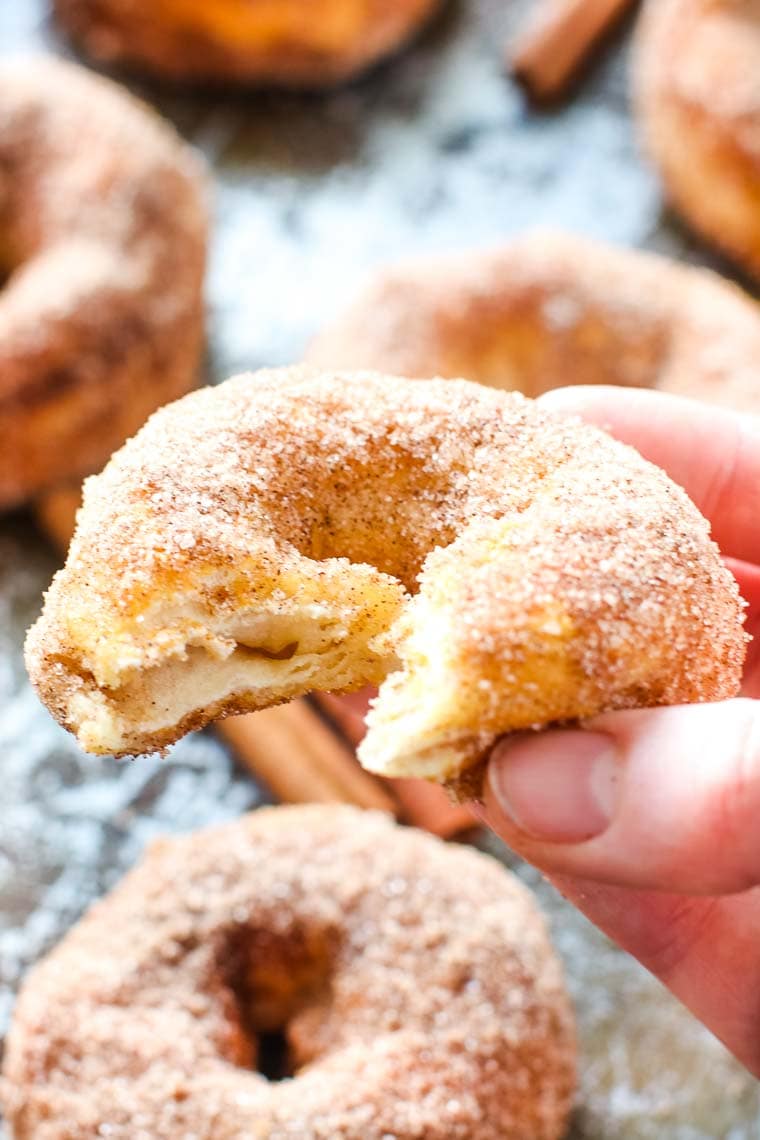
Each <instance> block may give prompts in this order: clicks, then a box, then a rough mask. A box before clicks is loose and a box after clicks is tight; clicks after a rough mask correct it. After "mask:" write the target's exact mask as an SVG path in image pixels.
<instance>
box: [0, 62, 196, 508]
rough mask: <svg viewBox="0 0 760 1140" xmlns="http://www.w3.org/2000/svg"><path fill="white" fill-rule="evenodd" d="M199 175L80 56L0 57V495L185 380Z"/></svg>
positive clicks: (83, 450) (108, 440)
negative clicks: (76, 62)
mask: <svg viewBox="0 0 760 1140" xmlns="http://www.w3.org/2000/svg"><path fill="white" fill-rule="evenodd" d="M207 189H208V188H207V185H206V181H205V175H204V172H203V168H202V164H201V163H200V162H199V161H198V156H197V155H196V154H194V153H193V151H192V150H191V149H190V148H189V147H188V146H186V145H185V144H184V143H183V142H182V141H181V140H180V139H179V137H178V136H177V134H176V132H174V131H172V130H171V128H170V127H169V126H168V125H167V124H165V123H163V122H161V120H160V119H159V118H158V116H156V115H155V114H154V113H153V112H152V111H151V110H149V109H148V107H146V106H143V105H141V104H140V103H138V102H137V100H135V99H134V98H133V97H132V96H131V95H130V94H129V93H128V92H125V91H123V90H121V89H120V88H119V87H118V86H117V85H116V84H113V83H110V82H108V81H106V80H105V79H102V78H99V77H98V76H95V75H93V74H92V73H91V72H89V71H87V70H86V69H85V68H82V67H75V66H73V65H71V64H68V63H64V62H62V61H60V60H55V59H51V58H45V57H44V56H42V55H38V56H36V57H30V58H24V59H17V60H8V59H2V60H0V210H1V212H2V213H1V218H0V226H1V232H0V272H2V273H3V274H7V275H8V280H7V282H6V283H5V288H4V289H3V290H2V292H1V293H0V507H1V508H3V509H7V508H8V507H9V506H14V505H17V504H19V503H23V502H27V501H28V500H29V499H30V498H31V497H33V496H34V495H36V494H39V492H40V491H41V490H45V489H48V488H49V487H51V486H52V485H54V484H55V483H57V482H60V481H62V480H66V479H75V478H81V477H82V476H83V475H86V474H89V473H90V472H91V471H93V470H97V469H98V468H99V467H100V466H101V465H102V464H103V462H104V461H105V459H106V458H107V457H108V455H109V454H110V452H111V451H112V450H113V449H114V447H116V446H118V445H119V444H121V443H122V442H123V441H124V440H125V439H126V438H127V437H128V436H129V435H131V434H132V433H133V432H134V431H135V430H136V429H137V428H138V427H139V426H140V424H141V423H142V422H143V421H144V420H145V417H146V416H147V415H148V414H149V413H150V412H151V411H153V410H154V409H155V408H157V407H159V406H160V405H161V404H163V403H166V401H167V400H171V399H176V397H177V396H179V395H181V394H182V393H183V392H187V391H188V390H189V389H190V388H191V387H193V386H194V385H195V384H196V383H197V382H198V369H199V365H200V358H201V354H202V346H203V275H204V269H205V262H206V242H207V229H208V218H207Z"/></svg>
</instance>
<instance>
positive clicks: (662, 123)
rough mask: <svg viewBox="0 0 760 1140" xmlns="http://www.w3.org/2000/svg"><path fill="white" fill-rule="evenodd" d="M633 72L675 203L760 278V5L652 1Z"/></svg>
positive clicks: (753, 1) (748, 0) (739, 0)
mask: <svg viewBox="0 0 760 1140" xmlns="http://www.w3.org/2000/svg"><path fill="white" fill-rule="evenodd" d="M634 79H635V87H636V96H637V100H636V101H637V104H638V110H639V113H640V117H641V121H642V126H643V133H644V138H645V142H646V145H647V148H648V150H649V153H650V154H651V156H652V158H653V159H654V161H655V163H656V164H657V166H658V167H659V170H660V173H661V175H662V178H663V181H664V184H665V190H666V192H667V194H668V196H669V197H670V199H671V200H672V202H673V204H674V205H675V206H676V208H677V209H678V210H679V211H680V212H681V213H683V215H684V217H685V218H686V219H687V220H688V221H689V223H690V224H691V225H692V226H693V227H694V228H695V229H696V230H697V231H698V232H699V233H700V234H702V236H703V237H704V238H706V239H707V240H708V241H710V242H712V243H713V245H716V246H717V247H718V248H719V249H721V250H723V251H724V252H725V253H726V254H728V256H729V257H731V258H732V259H733V260H734V261H735V262H736V263H737V265H740V266H741V267H742V268H743V269H745V270H746V271H747V272H748V273H751V274H752V275H753V276H754V277H755V278H760V126H759V125H758V124H760V4H758V3H757V0H648V3H647V4H646V6H645V8H644V12H643V14H642V17H641V24H640V30H639V37H638V51H637V54H636V67H635V70H634Z"/></svg>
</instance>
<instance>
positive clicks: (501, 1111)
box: [3, 807, 575, 1140]
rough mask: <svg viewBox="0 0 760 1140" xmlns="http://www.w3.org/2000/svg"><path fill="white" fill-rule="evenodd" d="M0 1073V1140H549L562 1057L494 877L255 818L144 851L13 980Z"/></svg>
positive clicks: (562, 1034) (378, 824)
mask: <svg viewBox="0 0 760 1140" xmlns="http://www.w3.org/2000/svg"><path fill="white" fill-rule="evenodd" d="M277 1031H279V1032H280V1033H281V1035H282V1037H283V1038H284V1040H285V1043H286V1046H287V1062H288V1069H289V1071H290V1072H292V1074H293V1075H292V1079H290V1080H285V1081H280V1082H271V1083H270V1082H269V1081H267V1079H266V1078H265V1077H264V1076H263V1075H262V1074H261V1073H260V1072H256V1064H257V1059H258V1054H259V1048H260V1045H261V1042H262V1038H264V1039H265V1038H266V1036H267V1035H271V1034H273V1033H274V1032H277ZM4 1072H5V1077H6V1081H5V1090H4V1091H5V1096H4V1098H3V1099H4V1101H5V1109H6V1112H7V1116H8V1119H9V1121H10V1123H11V1125H12V1126H13V1129H14V1132H13V1135H14V1137H15V1138H16V1140H41V1138H42V1137H43V1136H44V1137H45V1140H73V1138H74V1137H76V1138H77V1140H85V1138H92V1140H95V1138H96V1137H102V1136H108V1137H110V1138H111V1140H137V1137H143V1136H144V1137H146V1140H147V1138H148V1137H150V1138H151V1140H181V1138H186V1137H191V1136H194V1137H198V1138H199V1140H200V1138H203V1140H239V1138H240V1140H242V1138H243V1137H245V1138H249V1137H250V1138H251V1140H253V1138H254V1137H261V1140H264V1138H265V1137H266V1138H267V1140H360V1138H361V1140H389V1138H390V1137H394V1138H395V1140H420V1138H421V1137H424V1138H425V1140H559V1137H560V1136H562V1135H564V1131H565V1126H566V1123H567V1117H568V1113H569V1109H570V1106H571V1103H572V1096H573V1090H574V1085H575V1039H574V1033H573V1024H572V1014H571V1011H570V1006H569V1002H568V999H567V995H566V993H565V989H564V984H563V979H562V971H561V967H560V965H559V962H558V961H557V958H556V957H555V955H554V953H553V952H552V949H551V946H550V944H549V939H548V937H547V934H546V927H545V924H544V922H543V919H542V917H541V915H540V914H539V913H538V911H537V908H536V906H535V904H534V902H533V900H532V898H531V896H530V894H529V893H528V891H527V890H525V888H524V887H523V886H522V885H521V884H520V883H519V882H518V881H517V880H516V879H515V878H514V877H513V876H512V875H510V874H509V873H508V872H506V871H505V870H504V869H503V868H502V867H500V866H499V865H498V864H497V863H495V862H494V861H493V860H491V859H488V858H486V857H485V856H483V855H480V854H478V853H476V852H474V851H469V850H467V849H466V848H463V847H459V848H458V847H455V846H453V845H444V844H443V843H441V842H440V841H438V840H435V839H432V838H431V837H429V836H426V835H423V834H422V833H421V832H418V831H414V830H412V829H410V828H400V827H396V826H394V824H393V823H392V822H391V821H390V820H389V819H388V818H387V817H385V816H381V815H378V814H376V813H374V812H372V813H369V812H360V811H357V810H355V809H351V808H340V807H331V808H328V807H307V808H303V807H302V808H274V809H269V810H267V809H263V810H260V811H257V812H255V813H253V814H252V815H249V816H247V817H244V818H243V819H240V820H237V821H236V822H234V823H229V824H226V825H223V826H221V827H216V828H213V829H208V830H206V831H201V832H198V833H197V834H195V835H189V836H185V837H183V838H178V839H167V840H163V841H162V842H160V843H158V844H156V845H154V847H153V848H152V849H151V850H150V851H149V853H148V855H147V857H146V858H145V859H144V861H143V862H142V864H141V865H140V866H138V867H137V868H136V869H135V870H134V871H132V872H131V874H129V875H128V876H127V877H126V879H125V880H124V881H123V882H122V883H121V885H120V886H118V887H117V888H116V890H115V891H113V892H112V894H111V895H109V896H108V898H106V899H104V900H103V901H102V902H100V903H98V904H97V905H96V906H94V907H93V908H92V910H91V911H90V913H89V914H88V915H87V916H86V917H85V918H84V919H83V920H82V921H81V922H80V923H79V925H78V926H77V927H75V929H74V930H72V931H71V932H70V934H69V935H68V936H67V937H66V938H65V939H64V941H63V942H62V943H61V945H60V946H59V947H58V948H57V949H56V950H54V951H53V953H52V954H51V955H50V956H49V957H48V958H47V959H46V960H45V961H44V962H43V963H42V964H41V965H39V966H38V967H37V968H36V969H35V970H34V971H33V972H32V974H31V975H30V976H29V977H28V979H27V980H26V983H25V985H24V988H23V991H22V993H21V996H20V998H19V1002H18V1006H17V1008H16V1013H15V1017H14V1021H13V1026H12V1028H11V1032H10V1035H9V1039H8V1042H7V1050H6V1057H5V1063H4Z"/></svg>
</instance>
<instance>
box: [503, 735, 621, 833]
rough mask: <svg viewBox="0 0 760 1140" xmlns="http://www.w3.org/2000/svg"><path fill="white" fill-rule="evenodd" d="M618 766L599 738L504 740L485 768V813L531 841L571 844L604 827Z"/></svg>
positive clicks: (611, 748) (610, 744)
mask: <svg viewBox="0 0 760 1140" xmlns="http://www.w3.org/2000/svg"><path fill="white" fill-rule="evenodd" d="M619 779H620V765H619V759H618V756H617V750H616V747H615V742H614V740H613V738H612V737H611V736H609V735H607V734H605V733H595V732H583V731H580V730H571V731H564V730H558V731H553V732H545V733H542V734H532V733H531V734H525V735H521V736H519V737H509V738H506V739H505V740H503V741H501V742H500V744H498V745H497V747H496V748H495V749H494V752H493V755H492V757H491V762H490V764H489V768H488V779H487V794H486V803H487V807H490V808H491V809H492V813H493V817H494V818H495V819H498V818H499V817H501V818H502V819H503V820H504V821H505V822H506V823H507V825H508V826H510V827H512V826H514V827H516V828H518V830H520V831H522V832H523V833H525V834H526V835H528V836H530V837H532V838H533V839H538V840H541V841H542V842H545V843H556V844H577V843H583V842H586V841H587V840H589V839H591V838H593V837H594V836H597V835H600V834H601V833H602V832H604V831H606V829H607V828H608V827H609V825H610V823H611V821H612V819H613V816H614V814H615V809H616V801H617V795H618V785H619Z"/></svg>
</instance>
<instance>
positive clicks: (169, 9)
mask: <svg viewBox="0 0 760 1140" xmlns="http://www.w3.org/2000/svg"><path fill="white" fill-rule="evenodd" d="M438 3H439V0H212V2H208V0H54V8H55V12H56V15H57V17H58V20H59V21H60V23H61V25H62V26H63V27H64V28H66V29H67V31H68V32H69V34H70V35H71V36H72V37H73V38H74V39H75V40H76V41H77V42H79V43H80V44H81V45H82V46H83V48H84V50H85V51H86V52H87V53H88V54H89V55H91V56H93V57H94V58H95V59H99V60H101V61H103V62H108V63H123V64H128V65H130V66H136V67H138V68H140V69H142V70H144V71H148V72H152V73H153V74H155V75H158V76H162V77H165V78H169V79H175V80H211V81H215V82H221V83H230V82H238V83H252V84H270V83H271V84H274V85H276V86H280V87H323V86H329V85H331V84H334V83H338V82H341V81H342V80H346V79H350V78H351V77H352V76H354V75H356V74H358V73H359V72H361V71H364V70H365V69H366V68H368V67H371V66H372V64H373V63H376V62H377V61H378V60H380V59H382V58H383V57H384V56H386V55H389V54H390V53H391V52H393V51H395V50H396V49H397V48H398V47H400V46H401V45H402V44H403V43H404V41H405V40H407V39H408V38H409V37H410V36H411V35H412V34H413V33H414V32H415V31H416V30H417V29H418V28H419V27H420V26H421V25H422V24H423V23H424V22H425V20H426V19H427V18H428V17H429V16H430V14H431V13H432V12H433V11H434V10H435V8H436V7H437V6H438Z"/></svg>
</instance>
